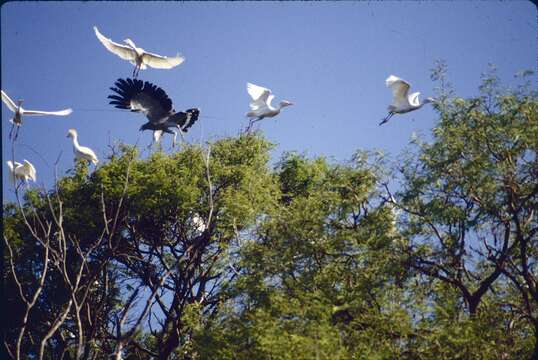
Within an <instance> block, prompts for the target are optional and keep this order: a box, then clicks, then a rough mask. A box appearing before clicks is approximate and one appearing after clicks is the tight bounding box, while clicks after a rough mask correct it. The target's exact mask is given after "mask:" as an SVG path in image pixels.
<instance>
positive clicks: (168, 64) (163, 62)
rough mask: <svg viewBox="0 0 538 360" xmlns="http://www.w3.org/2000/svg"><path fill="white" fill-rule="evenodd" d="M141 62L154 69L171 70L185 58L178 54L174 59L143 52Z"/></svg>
mask: <svg viewBox="0 0 538 360" xmlns="http://www.w3.org/2000/svg"><path fill="white" fill-rule="evenodd" d="M142 61H144V63H145V64H147V65H149V66H151V67H152V68H155V69H171V68H173V67H176V66H178V65H179V64H181V63H182V62H183V61H185V58H184V57H183V56H181V55H179V54H177V55H176V56H174V57H166V56H161V55H157V54H152V53H149V52H145V53H144V55H143V56H142Z"/></svg>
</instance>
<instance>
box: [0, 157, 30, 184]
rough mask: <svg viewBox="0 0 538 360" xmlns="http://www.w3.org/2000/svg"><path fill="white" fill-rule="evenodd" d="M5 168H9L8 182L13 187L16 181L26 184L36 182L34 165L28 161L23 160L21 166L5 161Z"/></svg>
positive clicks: (18, 163)
mask: <svg viewBox="0 0 538 360" xmlns="http://www.w3.org/2000/svg"><path fill="white" fill-rule="evenodd" d="M6 163H7V167H8V168H9V174H10V177H9V178H10V181H11V183H12V184H13V185H15V183H16V182H17V180H22V181H24V182H26V183H27V184H28V180H32V181H33V182H36V180H37V177H36V171H35V167H34V165H32V163H31V162H29V161H28V160H26V159H25V160H24V161H23V164H21V163H20V162H17V161H15V163H13V162H12V161H6Z"/></svg>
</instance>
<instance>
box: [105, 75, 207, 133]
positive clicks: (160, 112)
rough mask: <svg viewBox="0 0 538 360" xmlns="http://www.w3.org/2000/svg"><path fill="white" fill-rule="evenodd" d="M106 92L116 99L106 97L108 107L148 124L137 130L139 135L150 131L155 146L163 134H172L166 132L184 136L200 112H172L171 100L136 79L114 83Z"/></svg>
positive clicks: (164, 94)
mask: <svg viewBox="0 0 538 360" xmlns="http://www.w3.org/2000/svg"><path fill="white" fill-rule="evenodd" d="M114 85H116V87H111V88H110V90H112V91H114V92H115V93H116V94H117V95H109V96H108V98H109V99H112V101H110V104H111V105H114V106H115V107H116V108H118V109H127V110H131V111H133V112H140V113H142V114H144V115H145V116H146V118H147V119H148V120H149V121H148V122H147V123H145V124H144V125H142V126H141V127H140V131H143V130H153V139H154V141H155V142H158V141H159V139H160V138H161V135H162V133H163V132H165V133H168V134H174V139H175V136H176V133H175V132H174V131H172V130H170V128H177V129H179V130H180V131H181V132H182V133H183V132H186V131H187V129H189V128H190V127H191V126H192V125H193V124H194V123H195V122H196V121H197V120H198V116H199V115H200V109H196V108H193V109H188V110H186V111H185V112H182V111H180V112H176V111H175V110H174V109H173V108H172V100H170V98H169V97H168V95H167V94H166V92H165V91H164V90H163V89H161V88H160V87H158V86H156V85H154V84H152V83H150V82H148V81H146V82H143V81H142V80H137V79H125V80H124V79H118V80H117V81H116V82H115V83H114Z"/></svg>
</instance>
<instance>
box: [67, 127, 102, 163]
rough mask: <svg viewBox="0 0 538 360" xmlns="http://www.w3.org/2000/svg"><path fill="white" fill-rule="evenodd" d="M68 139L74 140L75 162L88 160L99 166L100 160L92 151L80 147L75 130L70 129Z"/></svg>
mask: <svg viewBox="0 0 538 360" xmlns="http://www.w3.org/2000/svg"><path fill="white" fill-rule="evenodd" d="M67 137H70V138H72V139H73V153H75V161H76V160H77V159H86V160H88V161H91V162H92V164H94V165H97V163H98V162H99V160H98V159H97V156H96V155H95V153H94V152H93V150H92V149H90V148H89V147H86V146H80V145H79V143H78V134H77V131H76V130H75V129H69V131H68V132H67Z"/></svg>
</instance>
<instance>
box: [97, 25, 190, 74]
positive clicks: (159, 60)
mask: <svg viewBox="0 0 538 360" xmlns="http://www.w3.org/2000/svg"><path fill="white" fill-rule="evenodd" d="M93 30H94V31H95V35H96V36H97V39H99V41H100V42H101V44H103V45H104V46H105V47H106V48H107V49H108V51H110V52H111V53H113V54H116V55H118V56H119V57H120V58H122V59H123V60H127V61H129V62H130V63H131V64H133V65H134V66H135V68H134V70H133V77H137V76H138V73H139V72H140V69H142V70H145V69H146V68H147V66H150V67H152V68H155V69H171V68H173V67H176V66H178V65H179V64H181V63H182V62H183V61H185V58H184V57H183V56H181V55H180V54H179V53H178V54H177V55H176V56H175V57H166V56H161V55H157V54H153V53H150V52H147V51H146V50H144V49H142V48H139V47H136V45H135V44H134V42H133V41H132V40H131V39H125V40H123V42H125V43H126V44H127V45H122V44H118V43H115V42H114V41H112V40H110V39H109V38H107V37H105V36H103V34H101V33H100V32H99V30H98V29H97V27H96V26H94V27H93Z"/></svg>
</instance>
